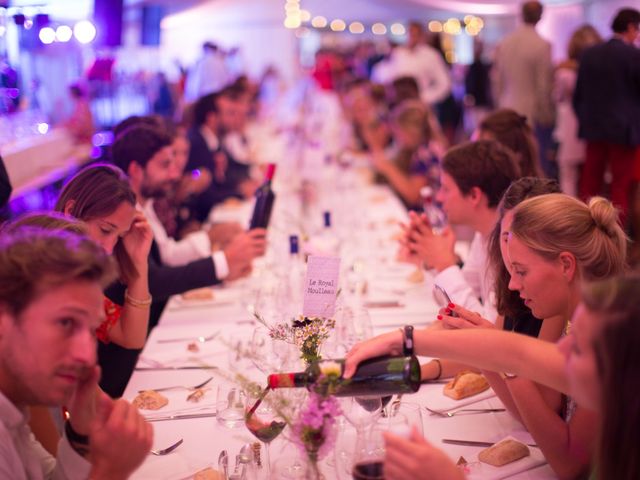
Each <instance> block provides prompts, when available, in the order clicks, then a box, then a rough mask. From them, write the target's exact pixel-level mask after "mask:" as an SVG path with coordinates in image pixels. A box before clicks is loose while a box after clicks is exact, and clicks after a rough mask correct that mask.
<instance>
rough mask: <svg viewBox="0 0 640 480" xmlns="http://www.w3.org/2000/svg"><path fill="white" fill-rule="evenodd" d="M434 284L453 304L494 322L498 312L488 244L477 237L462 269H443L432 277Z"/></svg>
mask: <svg viewBox="0 0 640 480" xmlns="http://www.w3.org/2000/svg"><path fill="white" fill-rule="evenodd" d="M434 283H435V284H436V285H440V286H441V287H442V288H444V289H445V290H446V291H447V293H448V294H449V297H451V300H452V301H453V302H454V303H456V304H458V305H462V306H463V307H464V308H466V309H468V310H471V311H472V312H478V313H480V314H481V315H482V316H483V317H484V318H486V319H487V320H489V321H491V322H493V323H495V322H496V318H497V316H498V312H497V311H496V298H495V292H494V291H493V278H492V277H491V275H490V268H489V264H488V259H487V240H486V239H485V238H484V236H483V235H481V234H480V233H476V234H475V235H474V237H473V240H472V241H471V246H470V247H469V255H468V257H467V260H466V261H465V262H464V266H463V267H462V268H460V267H458V266H457V265H452V266H450V267H448V268H445V269H444V270H442V271H441V272H440V273H438V274H437V275H436V276H435V279H434Z"/></svg>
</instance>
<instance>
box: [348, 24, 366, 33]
mask: <svg viewBox="0 0 640 480" xmlns="http://www.w3.org/2000/svg"><path fill="white" fill-rule="evenodd" d="M349 31H350V32H351V33H354V34H360V33H364V25H363V24H362V23H360V22H352V23H351V25H349Z"/></svg>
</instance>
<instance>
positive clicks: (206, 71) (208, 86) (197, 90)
mask: <svg viewBox="0 0 640 480" xmlns="http://www.w3.org/2000/svg"><path fill="white" fill-rule="evenodd" d="M228 83H229V72H228V71H227V66H226V65H225V62H224V57H223V56H222V54H221V53H220V52H207V53H205V54H204V55H203V56H202V58H201V59H200V60H199V61H198V62H197V63H196V64H195V65H194V66H193V68H192V69H191V70H190V71H189V75H188V77H187V84H186V85H185V99H186V100H187V101H189V102H193V101H196V100H197V99H198V98H200V97H202V96H204V95H207V94H209V93H214V92H217V91H219V90H222V89H223V88H224V87H226V86H227V84H228Z"/></svg>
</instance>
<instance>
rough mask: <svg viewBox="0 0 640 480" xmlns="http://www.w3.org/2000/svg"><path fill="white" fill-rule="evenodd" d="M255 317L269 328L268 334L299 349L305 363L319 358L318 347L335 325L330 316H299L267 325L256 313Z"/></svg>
mask: <svg viewBox="0 0 640 480" xmlns="http://www.w3.org/2000/svg"><path fill="white" fill-rule="evenodd" d="M254 316H255V318H256V319H257V320H258V322H260V323H261V324H262V325H264V326H265V327H267V329H268V330H269V336H270V337H271V338H273V339H274V340H281V341H283V342H286V343H290V344H293V345H295V346H296V347H298V348H299V349H300V358H301V359H302V360H303V361H304V362H305V363H307V364H309V363H311V362H314V361H316V360H320V359H321V358H322V357H321V355H320V348H321V347H322V344H323V343H324V341H325V340H327V338H329V335H331V331H332V330H333V329H334V328H335V326H336V321H335V320H334V319H332V318H323V317H304V316H302V315H301V316H299V317H298V318H297V319H294V320H292V321H291V323H290V324H289V323H278V324H276V325H268V324H267V322H266V321H265V320H264V319H263V318H262V317H261V316H260V315H258V314H257V313H254Z"/></svg>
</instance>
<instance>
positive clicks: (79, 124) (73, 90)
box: [64, 83, 95, 143]
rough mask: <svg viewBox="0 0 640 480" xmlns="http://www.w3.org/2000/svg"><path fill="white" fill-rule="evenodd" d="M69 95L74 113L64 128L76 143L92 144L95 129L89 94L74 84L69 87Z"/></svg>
mask: <svg viewBox="0 0 640 480" xmlns="http://www.w3.org/2000/svg"><path fill="white" fill-rule="evenodd" d="M69 95H70V96H71V99H72V100H73V111H72V113H71V116H70V117H69V118H68V119H67V121H66V122H64V126H65V128H66V129H67V130H69V132H70V133H71V135H73V138H74V140H75V142H76V143H91V137H92V136H93V133H94V130H95V128H94V125H93V114H92V113H91V107H90V106H89V100H88V98H87V94H86V92H85V90H84V89H83V88H82V87H81V86H80V84H78V83H74V84H73V85H70V86H69Z"/></svg>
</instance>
